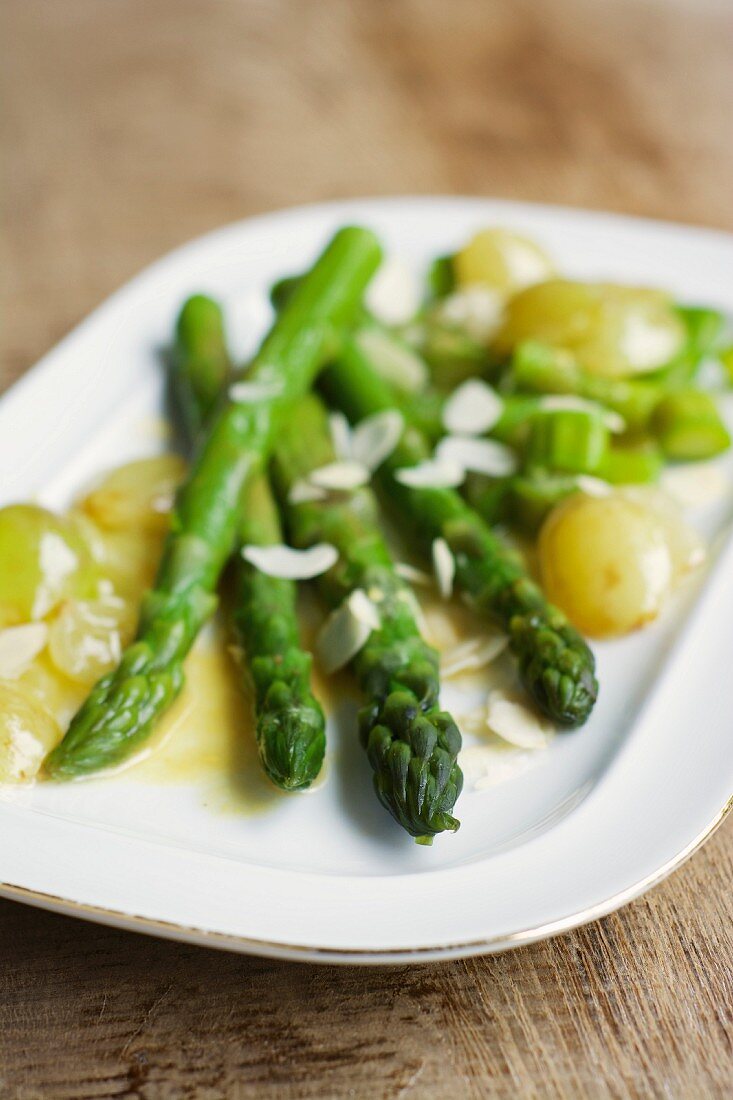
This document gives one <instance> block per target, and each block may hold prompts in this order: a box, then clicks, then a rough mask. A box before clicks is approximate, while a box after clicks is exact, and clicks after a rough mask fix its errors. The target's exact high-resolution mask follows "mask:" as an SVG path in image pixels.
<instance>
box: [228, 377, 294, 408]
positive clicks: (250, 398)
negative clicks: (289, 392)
mask: <svg viewBox="0 0 733 1100" xmlns="http://www.w3.org/2000/svg"><path fill="white" fill-rule="evenodd" d="M282 392H283V385H282V382H276V381H273V382H264V381H262V382H258V381H257V379H252V381H251V382H250V381H247V379H243V380H242V381H241V382H232V384H231V386H230V387H229V400H230V401H234V402H235V404H237V405H250V404H257V402H258V401H272V400H273V399H274V398H276V397H280V395H281V394H282Z"/></svg>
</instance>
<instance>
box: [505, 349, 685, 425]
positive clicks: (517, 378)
mask: <svg viewBox="0 0 733 1100" xmlns="http://www.w3.org/2000/svg"><path fill="white" fill-rule="evenodd" d="M509 379H510V381H511V382H512V384H513V385H514V386H515V387H516V389H518V390H520V391H524V392H525V393H535V394H575V395H577V396H578V397H582V398H585V399H586V400H589V401H597V402H598V404H600V405H605V406H606V407H607V408H609V409H611V410H613V411H614V412H617V413H618V414H619V415H620V416H622V417H623V419H624V421H625V422H626V426H627V428H628V429H629V430H633V431H638V430H641V429H643V428H645V427H646V425H647V424H648V422H649V417H650V416H651V414H652V411H653V409H654V406H655V405H656V403H657V401H658V400H659V398H660V397H661V396H662V395H663V393H664V390H663V389H662V388H661V386H660V385H658V384H657V383H655V382H649V381H643V380H641V379H638V380H637V379H621V378H606V377H603V376H602V375H595V374H589V373H588V372H587V371H584V370H582V369H581V368H580V367H579V366H578V365H577V363H576V362H575V360H574V359H573V357H572V355H570V354H569V353H568V352H565V351H562V350H558V349H557V348H550V347H547V346H546V345H544V344H538V343H535V342H534V341H527V342H525V343H522V344H520V345H519V346H518V347H517V349H516V350H515V352H514V354H513V356H512V362H511V367H510V371H509Z"/></svg>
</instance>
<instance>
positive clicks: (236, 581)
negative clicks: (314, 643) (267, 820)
mask: <svg viewBox="0 0 733 1100" xmlns="http://www.w3.org/2000/svg"><path fill="white" fill-rule="evenodd" d="M282 541H283V539H282V530H281V527H280V517H279V514H278V511H277V506H276V504H275V500H274V498H273V495H272V490H271V488H270V483H269V480H268V478H267V476H266V475H265V474H264V473H260V474H257V475H255V476H253V477H251V478H250V479H249V480H248V481H247V484H246V485H245V488H244V495H243V498H242V512H241V520H240V527H239V542H240V544H241V545H242V546H245V545H248V546H250V545H254V546H272V545H274V544H277V543H280V542H282ZM296 595H297V593H296V586H295V584H294V582H293V581H289V580H284V579H283V578H281V577H271V576H268V574H266V573H263V572H261V571H260V570H259V569H256V568H255V567H254V566H253V565H251V564H250V563H249V562H247V561H245V560H244V559H243V558H242V557H240V556H239V555H235V557H234V558H233V559H232V604H231V615H232V620H233V623H234V630H235V634H236V638H237V641H238V642H239V645H240V646H241V648H242V650H243V660H244V663H245V667H246V670H247V672H248V674H249V676H250V677H251V679H252V684H253V686H254V695H255V715H256V731H255V732H256V737H257V747H258V750H259V756H260V760H261V762H262V767H263V768H264V770H265V772H266V773H267V775H268V776H269V777H270V779H271V780H272V782H273V783H275V784H276V785H277V786H278V787H282V788H283V789H284V790H302V789H304V788H306V787H309V786H310V785H311V783H312V782H313V781H314V779H316V777H317V776H318V773H319V772H320V770H321V767H322V765H323V757H324V754H325V751H326V720H325V717H324V714H323V710H322V708H321V706H320V703H319V702H318V700H317V699H316V698H315V696H314V695H313V692H312V690H311V669H312V663H313V661H312V657H311V655H310V653H308V652H307V651H306V650H304V649H303V647H302V646H301V644H300V632H299V629H298V618H297V613H296Z"/></svg>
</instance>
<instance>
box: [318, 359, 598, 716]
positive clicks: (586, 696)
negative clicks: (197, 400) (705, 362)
mask: <svg viewBox="0 0 733 1100" xmlns="http://www.w3.org/2000/svg"><path fill="white" fill-rule="evenodd" d="M322 379H323V386H324V389H325V391H326V393H327V395H328V397H329V400H330V401H331V402H332V404H334V405H336V406H337V407H338V408H340V409H341V410H342V411H343V412H344V413H345V414H346V415H347V416H348V417H349V419H350V420H352V421H358V420H361V419H362V417H365V416H369V415H371V414H373V413H378V412H381V411H383V410H384V409H388V408H393V407H394V405H395V401H394V395H393V393H392V392H391V390H390V387H389V385H388V384H387V383H386V382H385V381H384V379H382V378H380V377H379V375H378V374H377V373H376V372H375V371H373V370H371V369H370V368H369V367H368V366H367V365H366V364H365V363H364V358H363V356H358V357H357V358H356V359H354V358H353V357H352V344H351V343H350V342H349V341H348V340H346V341H344V344H343V348H342V356H341V359H340V360H339V362H338V363H336V364H334V365H333V366H331V367H329V368H328V369H327V370H326V371H325V372H324V374H323V375H322ZM428 455H429V447H428V445H427V442H426V440H425V438H424V436H423V435H422V433H420V432H419V431H418V430H417V429H416V428H415V427H414V425H413V424H411V423H410V422H409V421H408V424H407V428H406V431H405V432H404V434H403V436H402V440H401V442H400V444H399V445H398V447H397V448H396V449H395V451H394V452H393V453H392V455H390V456H389V458H387V459H386V460H385V462H384V463H383V465H382V466H381V467H380V470H379V471H378V475H377V476H378V477H379V479H380V482H381V484H382V486H383V488H384V491H385V494H386V496H387V498H388V499H389V500H390V501H391V502H392V503H393V504H394V506H395V508H396V510H397V512H398V514H399V516H400V520H401V522H402V524H403V526H404V527H405V529H406V530H408V531H409V532H410V533H411V534H412V535H413V536H414V538H415V539H416V541H417V543H418V545H419V547H420V548H421V549H422V551H423V553H424V554H425V555H426V556H427V555H428V554H429V552H430V550H431V547H432V544H433V541H434V540H435V539H436V538H443V539H445V541H446V542H447V543H448V546H449V547H450V550H451V552H452V554H453V557H454V559H455V563H456V583H457V586H458V588H459V590H461V591H462V592H463V593H464V595H465V597H466V598H467V599H468V600H469V601H470V602H471V603H472V604H473V605H474V606H475V607H476V608H478V609H480V610H482V611H484V612H486V613H487V614H489V615H491V617H492V618H494V619H495V620H496V621H497V622H498V623H499V624H500V625H501V626H502V627H503V628H504V629H505V630H506V632H507V634H508V635H509V639H510V646H511V650H512V652H513V653H514V655H515V657H516V659H517V663H518V668H519V675H520V678H521V680H522V682H523V684H524V686H525V687H526V689H527V691H528V692H529V694H530V695H531V696H532V698H533V699H534V700H535V702H536V704H537V705H538V707H539V708H540V709H541V710H542V711H544V713H545V714H547V715H549V716H550V717H551V718H552V719H553V720H554V721H556V722H558V723H559V724H561V725H565V726H578V725H581V724H582V723H583V722H585V720H586V719H587V718H588V716H589V714H590V712H591V710H592V708H593V704H594V702H595V699H596V695H597V692H598V684H597V682H596V679H595V675H594V668H595V664H594V660H593V655H592V653H591V651H590V649H589V648H588V646H587V645H586V643H585V642H584V640H583V639H582V638H581V636H580V634H579V633H578V632H577V631H576V630H575V629H574V628H573V627H572V626H570V624H569V623H568V621H567V619H566V618H565V616H564V615H563V614H562V612H560V611H559V610H558V609H557V608H555V607H552V606H551V605H549V604H548V603H547V601H546V600H545V597H544V596H543V594H542V592H541V590H540V589H539V588H538V586H537V585H536V584H534V583H533V581H531V580H530V578H529V577H528V576H527V574H526V572H525V570H524V568H523V566H522V563H521V561H520V560H519V559H518V557H517V556H516V555H515V554H513V553H512V552H511V551H510V550H509V549H507V547H506V546H505V544H504V543H502V541H501V540H500V539H499V538H498V537H497V535H495V534H494V532H493V531H492V530H491V529H490V527H489V526H488V525H487V524H486V523H485V522H484V521H483V520H482V519H481V517H480V516H478V515H477V514H476V512H475V511H474V510H473V509H472V508H471V507H470V506H469V505H468V504H467V503H466V502H465V500H463V498H462V497H461V496H460V494H459V493H457V492H456V491H455V490H453V489H437V488H424V489H416V488H412V487H410V486H407V485H405V484H404V483H403V482H402V481H400V480H399V478H398V477H396V476H395V475H396V474H397V472H398V471H399V470H400V469H401V468H403V467H408V466H415V465H417V464H419V463H420V462H423V461H424V460H425V459H426V458H427V457H428Z"/></svg>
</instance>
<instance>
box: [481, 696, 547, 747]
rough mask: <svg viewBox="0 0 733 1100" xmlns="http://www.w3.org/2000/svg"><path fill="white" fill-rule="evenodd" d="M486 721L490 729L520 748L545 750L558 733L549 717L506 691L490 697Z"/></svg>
mask: <svg viewBox="0 0 733 1100" xmlns="http://www.w3.org/2000/svg"><path fill="white" fill-rule="evenodd" d="M486 722H487V725H488V727H489V729H490V730H492V731H493V732H494V733H496V734H498V736H499V737H501V738H503V740H504V741H508V742H509V743H510V744H511V745H516V746H517V747H518V748H520V749H544V748H546V747H547V746H548V745H549V743H550V741H551V740H552V738H553V737H554V735H555V732H556V731H555V727H554V726H553V725H552V723H551V722H549V721H548V720H547V719H546V718H543V717H542V716H541V715H539V714H538V713H537V712H536V711H534V710H532V709H531V708H530V707H528V706H526V704H525V703H524V702H522V701H521V700H519V699H517V698H513V697H512V696H510V695H506V694H505V693H504V692H503V691H492V692H491V693H490V694H489V701H488V703H487V706H486Z"/></svg>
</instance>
